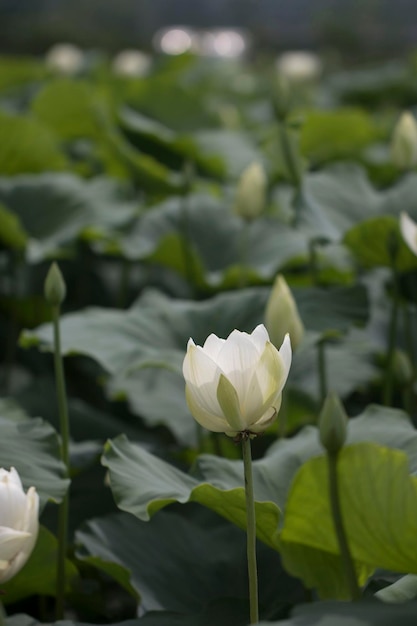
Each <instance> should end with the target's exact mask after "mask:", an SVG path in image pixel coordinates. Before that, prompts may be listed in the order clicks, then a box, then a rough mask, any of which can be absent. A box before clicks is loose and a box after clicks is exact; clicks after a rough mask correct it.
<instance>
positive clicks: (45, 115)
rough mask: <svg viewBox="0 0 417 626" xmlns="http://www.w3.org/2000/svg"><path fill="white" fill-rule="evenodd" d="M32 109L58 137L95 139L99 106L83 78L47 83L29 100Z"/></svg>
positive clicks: (97, 129) (60, 79) (56, 80)
mask: <svg viewBox="0 0 417 626" xmlns="http://www.w3.org/2000/svg"><path fill="white" fill-rule="evenodd" d="M32 112H33V114H34V115H35V116H36V117H37V118H38V119H39V120H41V121H42V122H43V123H44V124H45V126H49V127H50V128H51V129H52V130H53V131H54V132H55V134H56V136H57V137H60V138H61V139H75V138H78V137H80V138H94V137H96V136H97V135H98V132H99V121H98V105H97V102H95V97H94V93H93V91H92V89H91V86H90V85H89V84H88V83H87V82H85V81H79V80H70V79H68V78H58V79H55V80H53V81H50V82H48V83H47V84H46V85H45V86H44V88H43V89H41V90H40V91H39V92H38V94H37V95H36V97H35V98H34V100H33V101H32Z"/></svg>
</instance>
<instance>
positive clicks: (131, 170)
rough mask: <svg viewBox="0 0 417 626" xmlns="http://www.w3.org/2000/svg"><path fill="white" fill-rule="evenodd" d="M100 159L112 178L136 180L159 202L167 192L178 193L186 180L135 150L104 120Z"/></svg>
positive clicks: (141, 187) (138, 184)
mask: <svg viewBox="0 0 417 626" xmlns="http://www.w3.org/2000/svg"><path fill="white" fill-rule="evenodd" d="M99 139H100V146H99V150H98V156H99V158H101V159H102V160H103V161H104V163H105V165H106V169H107V171H108V173H109V174H110V175H112V176H116V177H118V178H119V177H121V178H126V177H128V178H129V179H130V180H133V181H134V182H135V183H136V185H137V186H138V187H139V188H140V189H143V190H145V191H149V192H154V193H155V194H156V195H157V197H158V198H159V197H160V196H161V195H163V194H165V193H167V192H171V193H174V192H177V193H178V192H179V191H180V190H181V188H182V186H183V177H182V176H181V175H180V174H178V173H177V172H174V171H172V170H170V169H168V167H166V166H165V165H163V164H162V163H160V162H159V161H158V160H157V159H156V158H154V157H152V156H151V155H149V154H145V153H144V152H142V151H140V150H138V149H137V148H135V147H134V146H133V145H132V144H130V143H129V142H128V141H127V139H125V137H124V136H123V135H122V133H121V132H120V131H119V130H118V129H116V128H115V127H114V126H113V125H112V124H111V123H110V122H109V120H108V119H107V117H106V118H105V119H104V120H103V128H102V133H101V134H100V137H99Z"/></svg>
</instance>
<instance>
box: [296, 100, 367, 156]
mask: <svg viewBox="0 0 417 626" xmlns="http://www.w3.org/2000/svg"><path fill="white" fill-rule="evenodd" d="M375 138H376V129H375V125H374V123H373V121H372V118H371V116H370V115H368V114H367V113H365V112H364V111H361V110H359V109H343V108H339V109H338V110H334V111H311V112H310V113H308V114H307V116H306V120H305V123H304V124H303V127H302V130H301V138H300V143H301V150H302V152H303V154H304V155H306V156H307V157H308V158H310V159H311V160H313V161H314V162H315V163H318V162H323V161H329V160H332V159H340V158H347V157H350V156H354V155H357V154H358V153H360V152H361V150H362V149H363V148H364V147H365V146H366V145H368V144H369V143H371V142H372V141H373V140H375Z"/></svg>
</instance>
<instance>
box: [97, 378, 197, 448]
mask: <svg viewBox="0 0 417 626" xmlns="http://www.w3.org/2000/svg"><path fill="white" fill-rule="evenodd" d="M108 390H109V393H110V396H111V397H113V398H116V399H120V398H124V399H126V400H127V401H128V403H129V407H130V410H131V411H132V412H133V413H134V414H135V415H140V416H141V417H142V419H143V420H144V421H145V423H146V424H147V425H148V426H150V427H155V426H160V425H164V426H166V427H167V428H168V429H169V430H170V432H171V433H172V434H173V435H174V437H175V438H176V440H177V441H179V442H180V443H181V444H183V445H185V446H194V445H195V444H196V443H197V440H198V431H197V424H196V423H195V422H194V420H193V419H192V418H191V415H190V412H189V410H188V408H187V404H186V402H185V393H184V390H185V383H184V377H183V376H182V374H181V373H179V372H178V371H172V370H171V369H167V368H165V367H158V366H157V367H151V366H150V367H145V368H144V367H139V368H136V367H132V368H129V369H128V370H127V371H124V372H122V373H121V374H120V375H118V376H116V377H114V378H113V379H112V380H110V381H109V385H108ZM121 431H123V432H125V430H124V429H123V428H120V427H119V432H121Z"/></svg>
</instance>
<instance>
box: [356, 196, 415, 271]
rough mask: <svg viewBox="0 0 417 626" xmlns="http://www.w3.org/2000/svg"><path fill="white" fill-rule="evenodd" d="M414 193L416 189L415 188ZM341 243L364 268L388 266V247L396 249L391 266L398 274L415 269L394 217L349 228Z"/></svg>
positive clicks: (411, 256)
mask: <svg viewBox="0 0 417 626" xmlns="http://www.w3.org/2000/svg"><path fill="white" fill-rule="evenodd" d="M416 191H417V188H416ZM345 244H346V245H347V246H348V247H349V248H350V249H351V250H352V252H353V254H354V255H355V257H356V259H357V260H358V262H359V263H360V264H361V265H363V266H364V267H366V268H373V267H379V266H382V267H392V246H393V245H394V247H395V248H397V251H396V257H395V266H396V268H397V270H398V271H406V270H410V269H415V268H416V267H417V259H416V256H415V254H413V253H412V252H411V250H410V249H409V248H408V246H407V245H406V244H405V243H404V242H403V240H402V237H401V235H400V232H399V225H398V218H397V217H393V216H391V215H381V216H380V217H374V218H370V219H368V220H364V221H362V222H361V223H360V224H357V225H356V226H353V228H351V229H350V230H349V231H348V232H347V233H346V236H345Z"/></svg>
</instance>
